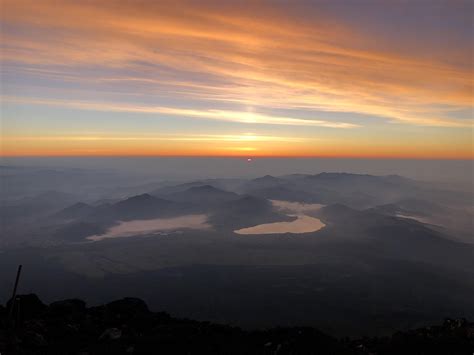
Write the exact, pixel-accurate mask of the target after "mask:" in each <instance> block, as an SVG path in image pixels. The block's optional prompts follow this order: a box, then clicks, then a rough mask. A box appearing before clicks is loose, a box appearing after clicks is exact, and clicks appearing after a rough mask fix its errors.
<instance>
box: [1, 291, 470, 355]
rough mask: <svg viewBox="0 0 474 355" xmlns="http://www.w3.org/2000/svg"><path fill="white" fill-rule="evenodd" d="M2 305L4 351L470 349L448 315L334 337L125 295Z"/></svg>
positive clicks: (465, 332) (31, 298) (465, 329)
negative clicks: (161, 306)
mask: <svg viewBox="0 0 474 355" xmlns="http://www.w3.org/2000/svg"><path fill="white" fill-rule="evenodd" d="M10 305H11V302H9V303H8V304H7V307H3V306H0V323H1V328H0V329H1V330H0V353H1V354H2V355H3V354H82V355H85V354H88V355H92V354H338V355H339V354H341V355H344V354H379V355H382V354H453V355H456V354H469V355H471V354H472V353H473V351H474V324H473V323H470V322H468V321H466V320H464V319H459V320H451V319H447V320H445V322H444V323H443V324H442V325H439V326H432V327H427V328H420V329H415V330H409V331H404V332H398V333H396V334H394V335H393V336H392V337H385V338H363V339H355V340H349V339H336V338H334V337H331V336H329V335H326V334H324V333H322V332H320V331H319V330H317V329H315V328H309V327H291V328H273V329H268V330H255V331H245V330H242V329H240V328H237V327H231V326H226V325H218V324H212V323H208V322H197V321H192V320H186V319H176V318H173V317H171V316H169V315H168V314H166V313H160V312H151V311H150V310H149V309H148V307H147V305H146V304H145V302H143V301H142V300H140V299H137V298H124V299H121V300H117V301H114V302H111V303H108V304H105V305H101V306H97V307H89V308H87V307H86V304H85V303H84V302H83V301H81V300H78V299H70V300H63V301H58V302H54V303H51V304H50V305H49V306H47V305H45V304H43V303H42V302H41V301H40V300H39V298H38V297H37V296H36V295H32V294H30V295H20V296H17V299H16V302H15V308H14V310H13V317H12V319H11V321H10V322H8V321H7V316H8V314H9V307H10Z"/></svg>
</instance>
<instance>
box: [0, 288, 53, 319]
mask: <svg viewBox="0 0 474 355" xmlns="http://www.w3.org/2000/svg"><path fill="white" fill-rule="evenodd" d="M11 306H12V300H11V299H10V300H9V301H8V303H7V309H8V310H10V308H11ZM13 307H14V312H15V313H16V314H17V318H20V319H22V320H27V319H32V318H35V317H38V316H40V315H41V314H43V313H44V312H45V311H46V309H47V308H48V307H47V306H46V305H45V304H44V303H43V302H41V300H40V299H39V298H38V296H37V295H35V294H33V293H30V294H27V295H17V296H16V297H15V303H14V306H13Z"/></svg>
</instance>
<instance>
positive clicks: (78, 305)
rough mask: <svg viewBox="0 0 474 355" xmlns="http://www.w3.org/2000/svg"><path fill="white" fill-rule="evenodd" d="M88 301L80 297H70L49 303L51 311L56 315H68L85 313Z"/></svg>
mask: <svg viewBox="0 0 474 355" xmlns="http://www.w3.org/2000/svg"><path fill="white" fill-rule="evenodd" d="M85 309H86V303H85V302H84V301H82V300H78V299H69V300H63V301H57V302H53V303H51V304H50V305H49V312H50V313H51V314H53V315H56V316H68V315H75V314H80V313H83V312H84V311H85Z"/></svg>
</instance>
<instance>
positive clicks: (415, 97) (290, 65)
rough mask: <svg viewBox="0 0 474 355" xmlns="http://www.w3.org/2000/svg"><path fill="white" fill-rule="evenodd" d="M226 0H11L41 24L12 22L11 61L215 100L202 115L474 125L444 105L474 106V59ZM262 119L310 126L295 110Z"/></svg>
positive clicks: (18, 16)
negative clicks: (248, 111)
mask: <svg viewBox="0 0 474 355" xmlns="http://www.w3.org/2000/svg"><path fill="white" fill-rule="evenodd" d="M214 5H215V4H214ZM214 5H211V4H208V3H205V2H202V3H201V2H200V3H199V4H197V3H194V2H186V3H183V4H181V5H179V6H178V5H173V3H167V2H160V3H159V4H158V3H155V4H150V3H141V2H138V3H123V2H115V1H104V2H101V3H94V4H92V3H83V2H73V1H62V2H61V6H58V5H57V3H56V2H52V1H42V2H36V1H23V0H19V1H6V2H5V5H4V7H5V12H4V13H5V15H4V18H3V20H4V21H5V23H6V24H7V25H8V28H15V26H17V27H19V26H26V27H28V28H30V29H32V30H34V32H32V31H30V32H26V33H27V35H25V31H20V32H18V31H5V33H4V42H5V45H4V46H3V49H2V58H3V61H4V63H5V66H6V67H7V69H8V68H13V69H12V70H14V71H16V72H17V73H18V72H19V73H21V72H23V71H25V70H28V69H29V68H31V67H37V68H43V69H48V70H49V75H57V77H56V80H58V79H59V80H60V79H61V75H63V77H64V80H66V81H68V80H69V81H72V82H75V81H77V82H79V83H83V85H84V86H85V87H86V88H90V87H94V88H95V89H96V90H98V89H100V88H101V87H102V86H101V85H104V86H107V85H111V82H115V83H116V84H117V85H124V86H127V85H128V86H129V87H130V89H131V90H132V91H133V92H134V94H136V93H137V92H138V93H139V94H143V95H155V96H158V97H167V96H168V95H180V97H181V98H182V99H183V100H185V99H186V98H192V99H197V100H202V101H205V102H207V105H208V108H209V110H208V111H207V112H203V111H193V110H188V111H183V112H181V113H182V114H185V115H188V116H193V117H204V116H205V117H207V118H218V117H219V118H223V117H224V116H225V117H229V116H232V117H233V115H234V113H233V112H224V111H223V110H219V109H216V106H219V103H221V102H234V103H242V104H245V105H251V106H252V107H255V108H257V111H258V108H259V107H266V108H285V109H306V110H315V111H316V110H317V111H331V112H355V113H360V114H368V115H373V116H379V117H383V118H385V119H389V120H395V121H399V122H401V123H406V124H417V125H427V126H453V127H461V126H469V125H470V124H472V121H466V120H459V119H455V118H453V117H451V116H449V115H447V114H446V112H443V111H442V110H439V105H440V104H442V105H444V106H447V107H450V108H451V109H457V108H467V107H472V97H473V95H472V92H473V81H472V71H471V68H470V66H469V65H467V66H466V65H458V66H456V65H453V64H452V63H450V62H449V60H447V58H449V57H447V56H446V55H445V54H443V51H442V50H440V49H439V48H438V49H435V48H434V47H433V46H431V47H428V46H427V47H426V51H427V52H428V53H429V54H433V55H432V56H427V55H424V56H423V55H420V53H419V52H417V51H415V50H412V51H411V52H409V51H404V50H403V49H400V48H403V46H400V45H399V44H397V43H395V44H394V45H393V46H392V47H388V48H387V46H379V47H380V48H377V47H374V46H373V45H372V43H373V42H374V41H377V40H379V39H383V38H379V37H378V34H376V33H372V34H370V35H368V34H367V33H365V32H364V31H363V29H362V28H357V27H354V25H353V24H348V23H346V22H344V21H343V20H341V19H338V17H337V16H334V13H328V12H325V11H322V12H321V13H320V14H318V13H317V12H313V13H312V17H311V20H312V21H308V20H306V21H304V20H302V19H298V18H297V17H296V14H295V13H291V12H287V11H286V12H285V11H283V9H279V8H278V6H275V7H273V8H272V9H270V7H269V6H268V4H265V3H261V4H260V5H259V4H252V6H250V7H249V9H243V8H241V7H240V6H237V5H234V6H214ZM265 13H267V14H268V16H264V15H263V14H265ZM255 14H257V15H255ZM331 16H332V17H331ZM36 31H37V33H36ZM402 44H403V43H402ZM449 50H450V51H451V54H452V56H455V57H456V58H457V57H460V56H462V55H463V54H462V53H464V55H465V56H467V57H469V56H470V54H469V50H468V48H466V49H462V48H461V49H457V52H456V53H453V49H452V48H449ZM463 50H464V52H463ZM471 58H472V54H471ZM91 68H96V69H97V70H91ZM101 68H103V69H104V70H100V69H101ZM55 70H56V74H55V73H54V71H55ZM97 73H100V75H99V77H98V75H97ZM30 74H31V72H30ZM117 74H118V75H117ZM43 75H44V73H43ZM84 83H85V84H84ZM120 89H121V90H123V88H120ZM92 105H93V104H89V105H83V106H82V107H83V108H84V107H86V106H87V107H89V108H90V107H92ZM435 105H437V106H435ZM118 106H119V105H118V104H117V105H116V107H118ZM127 110H134V112H147V111H149V110H152V111H154V110H155V111H156V110H158V111H159V110H161V108H158V109H156V108H142V107H136V108H132V107H128V108H127ZM168 113H169V114H175V113H176V114H177V113H178V111H176V110H170V112H168ZM238 114H239V115H240V113H238ZM255 118H257V117H255ZM231 120H232V121H234V120H235V119H231ZM249 120H252V119H251V118H249ZM258 120H260V121H261V122H264V121H272V122H273V123H275V122H278V121H279V122H280V123H276V124H296V125H300V124H304V125H306V124H307V123H306V122H302V121H300V120H297V119H293V120H292V121H291V122H289V121H288V120H287V118H286V117H282V118H281V119H275V118H271V119H270V118H268V117H266V116H259V117H258ZM239 122H240V121H239ZM244 122H245V120H244ZM322 123H323V124H326V123H325V122H322ZM335 126H338V127H341V126H340V125H339V124H338V123H335ZM347 127H348V126H347Z"/></svg>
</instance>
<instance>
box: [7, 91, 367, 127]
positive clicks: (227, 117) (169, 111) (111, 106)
mask: <svg viewBox="0 0 474 355" xmlns="http://www.w3.org/2000/svg"><path fill="white" fill-rule="evenodd" d="M2 100H3V101H4V102H10V103H21V104H28V105H46V106H60V107H69V108H75V109H80V110H93V111H108V112H136V113H147V114H159V115H171V116H182V117H192V118H198V119H210V120H219V121H228V122H240V123H248V124H273V125H290V126H317V127H330V128H355V127H358V125H356V124H352V123H346V122H333V121H325V120H320V119H301V118H294V117H282V116H271V115H265V114H262V113H256V112H246V111H240V112H239V111H228V110H214V109H208V110H198V109H183V108H175V107H163V106H145V105H126V104H120V103H97V102H81V101H64V100H51V99H38V98H24V97H11V96H4V97H2Z"/></svg>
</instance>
